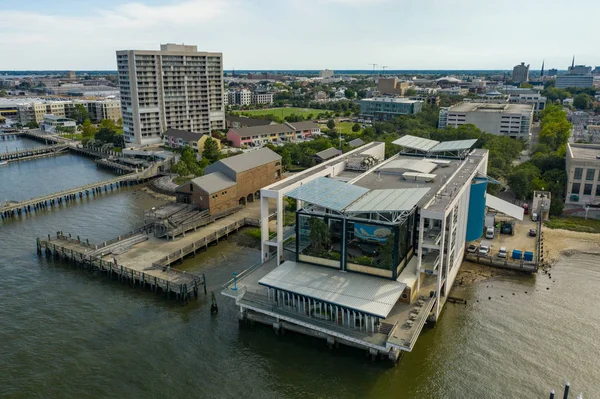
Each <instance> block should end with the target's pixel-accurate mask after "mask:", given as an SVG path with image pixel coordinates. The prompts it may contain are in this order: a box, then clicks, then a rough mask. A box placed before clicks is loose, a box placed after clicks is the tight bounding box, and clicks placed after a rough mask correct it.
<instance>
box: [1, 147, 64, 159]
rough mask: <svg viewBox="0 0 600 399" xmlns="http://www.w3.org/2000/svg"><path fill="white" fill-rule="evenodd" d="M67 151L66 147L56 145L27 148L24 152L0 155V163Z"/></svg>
mask: <svg viewBox="0 0 600 399" xmlns="http://www.w3.org/2000/svg"><path fill="white" fill-rule="evenodd" d="M67 149H68V146H67V145H64V144H57V145H48V146H42V147H34V148H27V149H24V150H18V151H11V152H3V153H0V161H18V160H25V159H28V158H29V159H30V158H33V157H39V156H40V155H46V156H52V155H58V154H60V153H62V152H63V151H66V150H67Z"/></svg>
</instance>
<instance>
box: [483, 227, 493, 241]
mask: <svg viewBox="0 0 600 399" xmlns="http://www.w3.org/2000/svg"><path fill="white" fill-rule="evenodd" d="M485 238H494V228H493V227H492V226H490V227H488V228H487V229H485Z"/></svg>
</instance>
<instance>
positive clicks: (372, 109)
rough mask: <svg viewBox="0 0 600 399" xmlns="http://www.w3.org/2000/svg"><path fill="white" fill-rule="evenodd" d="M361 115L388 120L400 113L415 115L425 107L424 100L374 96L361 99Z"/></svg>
mask: <svg viewBox="0 0 600 399" xmlns="http://www.w3.org/2000/svg"><path fill="white" fill-rule="evenodd" d="M359 105H360V117H361V118H364V119H369V120H373V121H388V120H391V119H394V118H395V117H397V116H398V115H414V114H418V113H419V112H421V110H422V109H423V101H420V100H410V99H408V98H398V97H373V98H365V99H363V100H360V101H359Z"/></svg>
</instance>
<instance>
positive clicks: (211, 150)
mask: <svg viewBox="0 0 600 399" xmlns="http://www.w3.org/2000/svg"><path fill="white" fill-rule="evenodd" d="M220 156H221V151H219V145H218V144H217V141H216V140H214V139H213V138H212V137H209V138H207V139H206V141H205V142H204V151H202V158H206V159H207V160H208V161H210V163H213V162H217V161H218V160H219V158H220Z"/></svg>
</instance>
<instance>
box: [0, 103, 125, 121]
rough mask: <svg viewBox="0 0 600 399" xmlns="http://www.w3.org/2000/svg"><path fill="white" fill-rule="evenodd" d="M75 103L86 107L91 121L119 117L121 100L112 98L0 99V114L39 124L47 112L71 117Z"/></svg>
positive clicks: (116, 118) (116, 119)
mask: <svg viewBox="0 0 600 399" xmlns="http://www.w3.org/2000/svg"><path fill="white" fill-rule="evenodd" d="M77 104H81V105H83V106H84V107H85V108H86V110H87V112H88V115H89V118H90V120H91V121H92V122H95V123H98V122H100V121H102V119H111V120H113V121H114V122H118V121H119V119H121V101H120V100H114V99H105V100H79V99H78V100H72V101H52V100H45V99H42V98H23V99H12V98H10V99H0V114H2V115H5V116H6V117H9V118H11V119H13V120H15V121H16V122H19V123H21V124H22V125H25V124H27V123H29V122H36V123H37V124H41V123H42V122H43V121H44V116H45V115H48V114H52V115H56V116H62V117H67V118H69V117H72V114H73V111H74V109H75V106H76V105H77Z"/></svg>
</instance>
